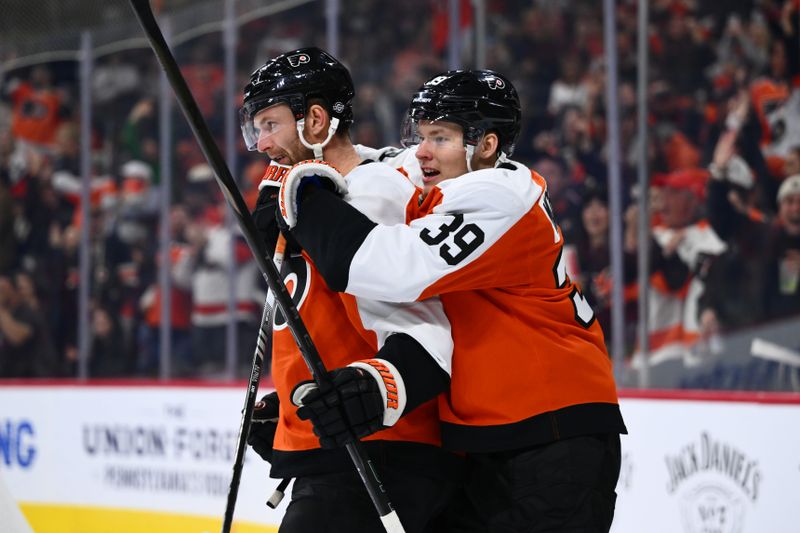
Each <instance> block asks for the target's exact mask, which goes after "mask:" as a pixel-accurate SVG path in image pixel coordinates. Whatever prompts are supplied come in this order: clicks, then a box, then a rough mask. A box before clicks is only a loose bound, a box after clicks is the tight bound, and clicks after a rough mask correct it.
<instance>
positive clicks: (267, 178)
mask: <svg viewBox="0 0 800 533" xmlns="http://www.w3.org/2000/svg"><path fill="white" fill-rule="evenodd" d="M289 168H291V167H288V166H286V165H279V164H277V163H270V165H269V166H268V167H267V170H266V172H265V173H264V177H263V178H261V183H259V184H258V191H259V192H258V201H257V202H256V208H255V209H254V210H253V222H255V225H256V229H257V230H258V234H259V236H260V237H261V239H262V240H263V241H264V244H266V246H267V250H270V251H272V250H274V249H275V243H276V242H277V241H278V232H279V227H278V223H277V221H276V220H275V209H276V206H277V205H278V194H279V193H280V190H281V183H283V180H284V178H285V177H286V174H287V173H288V172H289Z"/></svg>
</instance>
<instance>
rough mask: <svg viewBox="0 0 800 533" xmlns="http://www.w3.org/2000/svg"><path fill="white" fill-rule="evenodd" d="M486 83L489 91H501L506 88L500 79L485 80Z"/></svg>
mask: <svg viewBox="0 0 800 533" xmlns="http://www.w3.org/2000/svg"><path fill="white" fill-rule="evenodd" d="M485 81H486V83H487V84H488V85H489V88H490V89H493V90H494V89H503V88H505V86H506V82H504V81H503V80H501V79H500V78H486V80H485Z"/></svg>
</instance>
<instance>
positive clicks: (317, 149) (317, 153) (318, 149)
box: [297, 117, 339, 160]
mask: <svg viewBox="0 0 800 533" xmlns="http://www.w3.org/2000/svg"><path fill="white" fill-rule="evenodd" d="M305 124H306V119H304V118H303V119H300V120H298V121H297V135H298V136H299V137H300V142H301V143H303V146H305V147H306V148H308V149H309V150H312V151H313V152H314V159H321V160H324V159H325V158H324V157H323V156H322V149H323V148H325V147H326V146H327V145H328V143H329V142H331V139H332V138H333V134H334V133H336V128H338V127H339V119H338V118H336V117H331V125H330V127H329V128H328V136H327V137H326V138H325V140H324V141H322V142H321V143H316V144H311V143H310V142H308V141H307V140H306V137H305V135H304V134H303V129H304V128H305Z"/></svg>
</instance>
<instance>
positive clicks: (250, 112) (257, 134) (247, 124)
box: [239, 95, 304, 152]
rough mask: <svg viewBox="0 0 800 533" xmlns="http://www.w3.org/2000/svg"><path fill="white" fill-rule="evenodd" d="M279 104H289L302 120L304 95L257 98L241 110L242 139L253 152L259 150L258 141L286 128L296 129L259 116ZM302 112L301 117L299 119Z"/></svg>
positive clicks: (290, 125) (291, 125)
mask: <svg viewBox="0 0 800 533" xmlns="http://www.w3.org/2000/svg"><path fill="white" fill-rule="evenodd" d="M278 104H287V105H288V106H289V108H290V109H292V112H293V113H294V114H295V117H296V118H302V110H303V106H304V99H303V97H302V95H282V96H277V97H269V96H265V97H261V98H255V99H253V100H251V101H249V102H247V104H245V105H244V106H243V107H242V108H241V109H239V124H240V126H241V128H242V137H243V138H244V143H245V146H247V149H248V150H250V151H251V152H255V151H257V150H258V140H259V139H260V138H265V137H268V136H270V135H274V134H276V133H278V132H279V131H280V130H281V129H283V128H286V127H294V126H295V124H294V123H292V124H285V123H280V122H275V121H272V120H269V119H268V118H267V117H265V116H263V114H262V116H259V113H260V112H261V111H263V110H265V109H267V108H270V107H272V106H275V105H278ZM297 110H300V113H301V117H297V114H298V111H297Z"/></svg>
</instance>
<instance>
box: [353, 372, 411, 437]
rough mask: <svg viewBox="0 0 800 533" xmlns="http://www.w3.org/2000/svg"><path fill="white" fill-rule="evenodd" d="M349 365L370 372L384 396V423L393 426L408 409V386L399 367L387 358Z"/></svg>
mask: <svg viewBox="0 0 800 533" xmlns="http://www.w3.org/2000/svg"><path fill="white" fill-rule="evenodd" d="M347 366H351V367H355V368H360V369H362V370H365V371H367V372H369V373H370V375H371V376H372V377H373V378H375V381H377V382H378V388H379V389H380V391H381V395H382V396H383V425H384V426H386V427H390V426H393V425H394V424H395V423H396V422H397V421H398V420H399V419H400V417H401V416H402V414H403V411H405V409H406V386H405V384H404V383H403V376H401V375H400V372H398V370H397V368H395V366H394V365H393V364H392V363H390V362H389V361H386V360H385V359H364V360H363V361H356V362H355V363H350V364H349V365H347Z"/></svg>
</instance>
